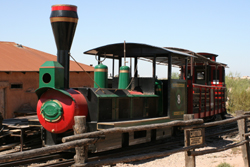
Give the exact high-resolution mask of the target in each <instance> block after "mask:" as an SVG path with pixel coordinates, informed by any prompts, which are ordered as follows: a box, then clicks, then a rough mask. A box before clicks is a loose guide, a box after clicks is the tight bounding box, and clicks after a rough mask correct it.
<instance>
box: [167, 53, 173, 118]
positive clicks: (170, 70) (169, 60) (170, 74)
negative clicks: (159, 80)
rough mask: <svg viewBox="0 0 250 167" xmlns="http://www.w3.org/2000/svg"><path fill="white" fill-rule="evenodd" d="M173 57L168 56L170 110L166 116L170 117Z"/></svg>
mask: <svg viewBox="0 0 250 167" xmlns="http://www.w3.org/2000/svg"><path fill="white" fill-rule="evenodd" d="M171 76H172V55H171V53H169V54H168V105H167V106H168V110H167V113H166V115H168V116H170V94H171V85H172V81H171V80H172V79H171Z"/></svg>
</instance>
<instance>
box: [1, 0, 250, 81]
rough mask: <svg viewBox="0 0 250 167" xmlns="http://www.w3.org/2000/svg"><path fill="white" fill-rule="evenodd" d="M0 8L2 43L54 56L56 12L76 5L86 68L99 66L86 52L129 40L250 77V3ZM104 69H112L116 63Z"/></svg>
mask: <svg viewBox="0 0 250 167" xmlns="http://www.w3.org/2000/svg"><path fill="white" fill-rule="evenodd" d="M0 4H1V10H0V15H1V22H2V24H1V32H0V37H1V41H11V42H16V43H19V44H23V45H25V46H28V47H31V48H34V49H38V50H41V51H44V52H47V53H51V54H54V55H55V54H56V53H57V50H56V45H55V42H54V36H53V33H52V29H51V25H50V20H49V17H50V13H51V6H52V5H54V4H72V5H76V6H77V7H78V17H79V21H78V25H77V29H76V33H75V37H74V41H73V44H72V47H71V53H72V55H73V56H74V57H75V58H76V59H77V60H78V61H79V62H81V63H84V64H88V65H89V64H93V65H96V64H97V62H96V60H95V58H94V57H93V56H88V55H83V52H84V51H86V50H89V49H92V48H95V47H98V46H102V45H106V44H111V43H120V42H123V41H124V40H126V41H127V42H138V43H146V44H150V45H155V46H160V47H164V46H168V47H179V48H185V49H189V50H192V51H195V52H210V53H215V54H218V55H219V57H218V58H217V61H219V62H222V63H226V64H228V66H229V67H230V68H228V69H226V73H229V72H233V73H235V72H238V73H240V74H241V76H245V75H248V76H250V65H249V63H250V10H249V8H250V1H249V0H238V1H235V0H209V1H208V0H207V1H205V0H203V1H202V0H188V1H187V0H186V1H184V0H175V1H173V0H172V1H170V0H154V1H152V0H151V1H150V0H126V1H125V0H124V1H121V0H105V1H104V0H91V1H89V0H88V1H87V0H84V1H83V0H82V1H80V0H70V1H66V0H60V1H59V0H53V1H49V0H44V1H34V0H25V1H14V0H13V1H3V0H2V1H0ZM104 64H107V65H108V66H110V65H111V61H108V60H107V61H105V62H104ZM149 67H150V68H149ZM110 71H111V68H110ZM166 71H167V67H164V66H161V67H158V68H157V75H158V76H159V77H165V76H166ZM139 73H140V75H141V76H151V65H150V64H148V63H144V62H140V64H139Z"/></svg>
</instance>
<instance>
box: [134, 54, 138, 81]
mask: <svg viewBox="0 0 250 167" xmlns="http://www.w3.org/2000/svg"><path fill="white" fill-rule="evenodd" d="M137 64H138V58H137V57H135V64H134V71H135V76H134V77H137V76H138V70H137V69H138V66H137Z"/></svg>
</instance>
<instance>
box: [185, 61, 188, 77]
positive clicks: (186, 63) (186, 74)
mask: <svg viewBox="0 0 250 167" xmlns="http://www.w3.org/2000/svg"><path fill="white" fill-rule="evenodd" d="M187 76H188V59H187V58H186V59H185V79H186V80H187Z"/></svg>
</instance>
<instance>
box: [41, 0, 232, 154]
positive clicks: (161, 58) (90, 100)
mask: <svg viewBox="0 0 250 167" xmlns="http://www.w3.org/2000/svg"><path fill="white" fill-rule="evenodd" d="M50 21H51V25H52V29H53V33H54V37H55V41H56V45H57V50H58V51H57V61H47V62H45V63H44V64H43V65H42V66H41V68H40V71H39V88H38V89H37V90H36V94H37V96H38V103H37V116H38V118H39V121H40V123H41V125H42V126H43V127H44V129H46V131H45V132H44V134H45V136H46V137H45V140H46V143H47V144H48V145H49V144H56V143H57V139H56V138H57V136H60V135H62V134H65V133H67V132H69V131H70V130H71V129H72V126H73V124H74V116H78V115H83V116H86V118H87V131H97V130H102V129H108V128H114V127H129V126H135V125H145V124H153V123H163V122H167V121H172V120H177V119H178V120H179V119H182V118H183V114H187V113H188V114H194V115H195V118H213V117H214V116H216V115H222V116H223V114H225V113H226V108H225V101H226V97H225V95H226V92H225V91H226V88H225V67H226V66H227V65H226V64H223V63H219V62H216V57H217V56H218V55H215V54H211V53H195V52H192V51H189V50H185V49H180V48H169V47H156V46H152V45H147V44H140V43H116V44H110V45H105V46H101V47H97V48H94V49H91V50H88V51H86V52H84V54H90V55H93V56H97V57H98V60H99V61H98V65H97V66H95V71H94V87H80V88H69V59H70V55H69V52H70V48H71V44H72V40H73V37H74V32H75V29H76V25H77V21H78V16H77V7H76V6H73V5H54V6H52V13H51V16H50ZM101 58H108V59H112V60H113V66H112V79H108V68H107V66H105V65H104V64H102V63H101V61H100V59H101ZM126 58H132V59H134V73H133V74H131V69H130V67H128V66H126V65H123V66H122V60H124V61H125V59H126ZM138 59H141V60H146V61H149V62H152V77H139V75H138V66H137V64H138ZM115 60H118V61H119V77H115V76H114V70H115V68H114V66H115ZM158 64H162V65H167V66H168V70H167V77H166V78H168V79H157V76H156V65H158ZM172 66H175V67H176V66H177V67H179V68H180V76H179V79H172V76H171V75H172ZM172 133H173V129H172V128H166V129H153V130H148V131H137V132H133V133H132V132H131V133H121V134H112V135H110V136H106V140H105V141H103V142H100V143H96V144H95V148H94V150H95V151H102V150H105V149H111V148H112V149H114V148H120V147H123V146H128V145H134V144H138V143H143V142H148V141H152V140H158V139H162V138H167V137H169V136H171V135H172Z"/></svg>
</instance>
